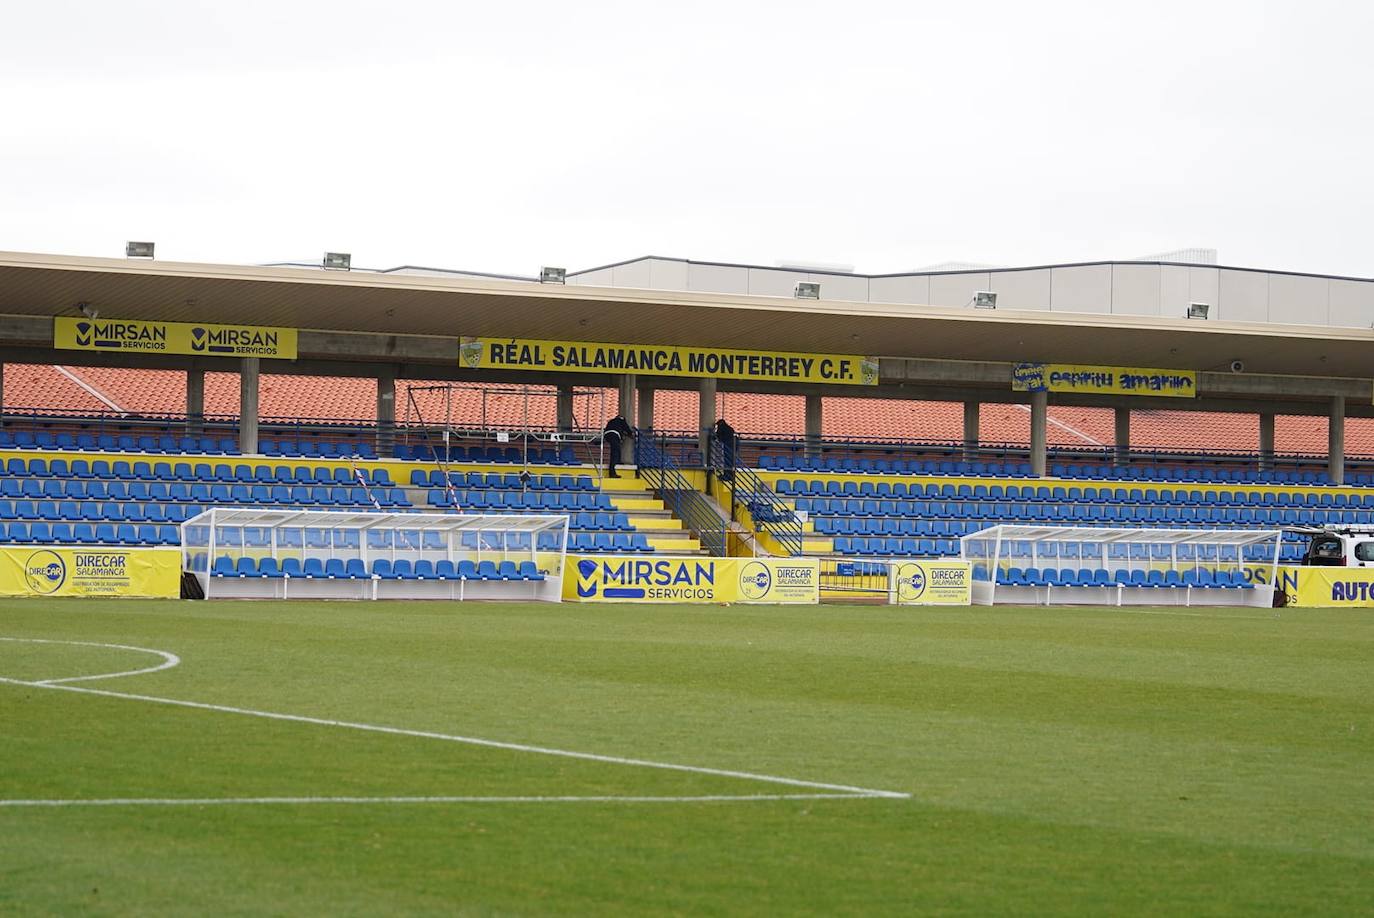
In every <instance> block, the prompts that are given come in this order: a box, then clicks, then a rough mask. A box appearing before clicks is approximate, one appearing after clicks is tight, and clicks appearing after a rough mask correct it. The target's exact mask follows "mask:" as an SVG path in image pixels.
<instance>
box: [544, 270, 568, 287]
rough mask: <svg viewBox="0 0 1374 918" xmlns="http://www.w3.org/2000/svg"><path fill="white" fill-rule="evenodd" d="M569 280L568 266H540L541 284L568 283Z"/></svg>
mask: <svg viewBox="0 0 1374 918" xmlns="http://www.w3.org/2000/svg"><path fill="white" fill-rule="evenodd" d="M567 282H568V269H567V268H548V267H545V268H540V269H539V283H541V284H566V283H567Z"/></svg>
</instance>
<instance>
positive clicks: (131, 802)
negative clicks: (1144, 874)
mask: <svg viewBox="0 0 1374 918" xmlns="http://www.w3.org/2000/svg"><path fill="white" fill-rule="evenodd" d="M879 799H884V795H881V794H699V795H686V796H680V797H673V796H658V797H650V796H615V795H612V794H605V795H601V796H586V797H577V796H554V797H452V796H441V797H166V798H159V797H109V798H104V799H98V798H97V799H88V800H81V799H65V800H64V799H54V800H0V808H2V807H89V806H272V805H282V806H303V805H316V804H341V805H353V804H397V803H405V804H442V803H755V802H760V801H775V800H879Z"/></svg>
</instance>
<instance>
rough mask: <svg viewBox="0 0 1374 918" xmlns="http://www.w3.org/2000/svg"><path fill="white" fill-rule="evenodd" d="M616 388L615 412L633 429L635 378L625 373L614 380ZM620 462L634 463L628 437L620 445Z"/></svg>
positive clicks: (633, 454)
mask: <svg viewBox="0 0 1374 918" xmlns="http://www.w3.org/2000/svg"><path fill="white" fill-rule="evenodd" d="M616 388H617V389H618V390H619V391H618V393H617V395H618V399H617V410H618V411H619V414H620V416H621V417H622V418H624V419H625V421H626V423H628V424H629V425H630V426H631V427H633V426H635V378H634V377H633V376H631V375H630V374H629V373H626V374H625V375H623V376H621V377H620V378H619V379H618V380H616ZM620 461H621V462H624V463H632V462H634V461H635V445H634V442H633V441H632V440H630V439H629V438H628V437H627V438H626V439H625V442H623V443H621V444H620Z"/></svg>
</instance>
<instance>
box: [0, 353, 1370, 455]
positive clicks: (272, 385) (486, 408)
mask: <svg viewBox="0 0 1374 918" xmlns="http://www.w3.org/2000/svg"><path fill="white" fill-rule="evenodd" d="M63 369H65V370H67V371H68V372H70V373H71V374H72V375H73V376H75V377H76V378H77V379H78V380H80V381H82V382H84V383H86V384H87V385H88V386H90V387H91V388H92V389H94V390H96V391H98V392H100V393H101V394H103V395H104V396H105V397H106V398H108V399H110V400H111V401H112V402H114V403H115V404H117V405H118V406H119V407H120V408H121V409H122V410H124V411H128V412H131V413H139V414H178V413H181V412H183V411H184V410H185V392H186V378H185V374H184V373H182V372H181V371H176V370H126V369H110V368H101V367H64V368H63ZM4 384H5V405H6V407H7V408H9V409H11V410H14V409H31V410H32V409H36V410H40V411H78V412H91V413H104V412H106V411H108V410H109V408H108V406H107V405H106V404H105V403H104V402H102V401H101V400H100V399H99V398H97V397H96V396H95V395H93V394H92V393H91V392H88V391H86V390H85V389H83V388H82V387H81V386H80V385H78V384H77V382H76V381H74V380H73V379H71V378H69V377H68V376H67V375H65V374H64V373H62V372H60V371H59V370H58V369H57V368H56V367H53V366H48V365H44V364H6V365H5V368H4ZM443 386H444V384H442V383H435V382H423V381H418V380H409V381H407V380H402V381H399V382H398V383H397V386H396V389H397V391H396V417H397V420H398V421H400V422H402V423H405V422H406V421H407V419H409V420H410V421H411V422H412V423H414V422H418V421H419V420H420V419H421V418H422V419H423V421H424V423H425V424H427V425H439V424H442V423H443V419H444V416H445V412H446V410H449V409H447V408H446V406H445V395H446V392H447V393H448V396H449V398H450V399H451V411H452V418H453V423H454V425H455V426H458V427H476V426H481V425H482V424H483V423H484V419H485V424H486V426H503V425H508V426H512V427H514V426H517V425H519V424H520V423H522V422H523V420H524V418H525V417H526V411H527V409H526V399H525V398H524V397H523V396H522V395H521V394H520V391H519V388H520V387H516V386H510V385H502V384H498V383H492V384H469V383H464V384H462V385H459V386H455V387H453V388H451V389H447V390H446V389H444V388H442V387H443ZM436 387H438V388H436ZM412 391H413V393H414V397H413V399H412V398H411V397H409V395H408V392H412ZM528 391H530V392H531V393H532V395H531V396H530V398H529V399H528V402H529V404H528V418H529V421H530V423H532V424H535V425H539V426H552V425H553V424H555V423H556V417H557V403H556V398H555V389H554V388H553V387H551V386H532V387H528ZM260 396H261V398H260V404H261V410H262V415H263V417H264V418H300V419H306V420H309V419H327V420H344V421H348V420H356V421H363V422H372V421H375V420H376V400H377V389H376V381H375V380H372V379H342V378H330V377H318V376H276V375H264V376H263V377H262V380H261V382H260ZM697 400H698V396H697V393H696V392H695V391H691V390H660V391H656V392H655V393H654V420H655V426H656V427H658V428H659V429H660V430H670V431H683V432H686V431H693V430H696V429H697V427H698V425H697ZM205 408H206V413H207V414H210V415H219V416H229V417H233V416H236V415H237V414H238V409H239V377H238V374H237V373H232V372H214V373H207V374H205ZM615 409H616V393H615V391H614V390H610V389H593V388H591V387H586V388H579V390H578V395H577V397H576V398H575V400H574V410H575V414H576V416H577V423H578V426H579V427H583V428H593V429H599V428H600V427H601V426H602V425H604V424H605V422H606V420H607V419H608V418H609V417H610V415H611V414H613V413H614V412H615ZM716 416H717V417H724V418H725V419H727V420H728V421H730V423H731V424H732V425H734V427H735V429H736V430H738V431H740V432H741V433H743V434H746V435H754V436H765V437H789V438H792V437H800V436H801V435H802V432H803V431H804V429H805V426H806V400H805V398H804V397H803V396H800V395H761V394H757V393H736V392H726V393H720V394H719V395H718V396H717V397H716ZM1049 419H1050V426H1049V431H1048V434H1047V436H1048V439H1049V442H1050V444H1051V445H1056V446H1084V447H1095V446H1102V447H1106V446H1110V445H1112V443H1113V442H1114V440H1115V427H1114V423H1113V412H1112V411H1111V410H1110V409H1106V408H1075V407H1066V406H1062V405H1052V406H1050V409H1049ZM630 420H631V421H632V422H633V421H634V419H633V418H631V419H630ZM1326 426H1327V425H1326V419H1325V418H1322V417H1315V418H1298V417H1287V416H1281V417H1279V418H1278V419H1277V421H1276V424H1275V446H1276V449H1277V450H1278V451H1279V452H1280V453H1295V452H1296V453H1304V454H1308V455H1321V454H1322V453H1324V452H1325V451H1326ZM963 429H964V427H963V405H962V404H961V403H958V402H924V401H902V400H885V399H862V398H843V397H836V398H826V399H825V400H824V436H825V437H826V438H827V439H830V440H872V439H900V440H925V441H937V442H958V441H960V440H962V438H963ZM979 437H980V438H981V439H982V441H983V442H984V443H989V444H1001V443H1010V444H1024V443H1025V442H1026V441H1027V440H1028V439H1029V437H1030V412H1029V410H1028V409H1027V407H1026V406H1024V405H1010V404H996V403H986V404H984V405H983V406H982V407H981V409H980V412H979ZM1131 443H1132V445H1133V446H1134V447H1136V448H1139V449H1151V448H1157V449H1167V450H1217V449H1220V450H1232V451H1236V452H1254V451H1255V450H1257V449H1258V448H1259V421H1258V418H1256V417H1255V416H1254V415H1247V414H1220V413H1198V412H1187V411H1159V410H1136V411H1133V412H1132V413H1131ZM1346 451H1347V453H1349V454H1350V455H1352V456H1374V419H1365V418H1351V419H1349V420H1348V421H1347V422H1346Z"/></svg>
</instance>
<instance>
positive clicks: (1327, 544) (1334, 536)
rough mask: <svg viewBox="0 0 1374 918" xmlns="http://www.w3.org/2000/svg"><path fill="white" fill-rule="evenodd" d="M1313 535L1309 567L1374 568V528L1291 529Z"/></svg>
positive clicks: (1305, 558) (1306, 563)
mask: <svg viewBox="0 0 1374 918" xmlns="http://www.w3.org/2000/svg"><path fill="white" fill-rule="evenodd" d="M1288 531H1289V532H1299V533H1302V534H1303V535H1306V536H1310V537H1311V541H1309V542H1308V543H1307V553H1306V554H1305V555H1303V558H1302V562H1301V563H1302V564H1303V565H1304V566H1306V567H1374V529H1290V530H1288Z"/></svg>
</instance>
